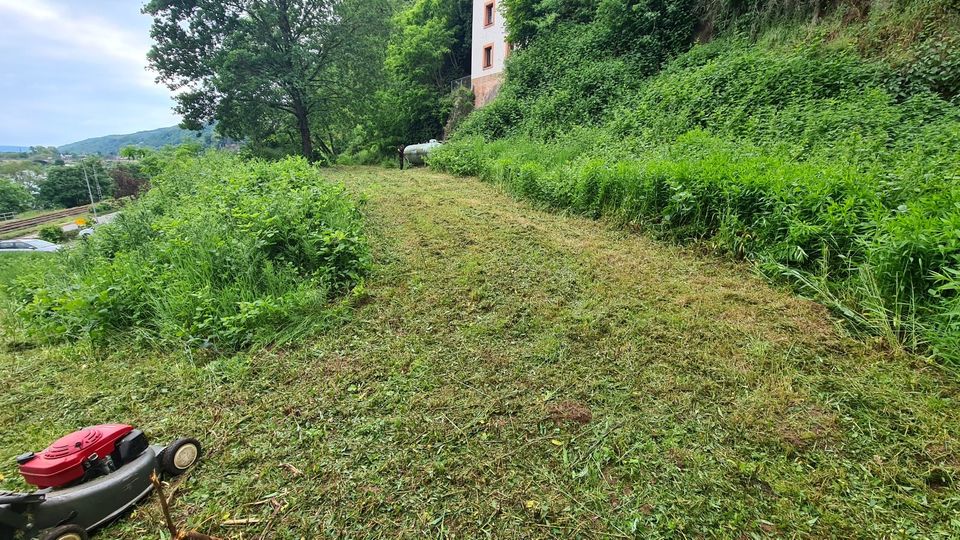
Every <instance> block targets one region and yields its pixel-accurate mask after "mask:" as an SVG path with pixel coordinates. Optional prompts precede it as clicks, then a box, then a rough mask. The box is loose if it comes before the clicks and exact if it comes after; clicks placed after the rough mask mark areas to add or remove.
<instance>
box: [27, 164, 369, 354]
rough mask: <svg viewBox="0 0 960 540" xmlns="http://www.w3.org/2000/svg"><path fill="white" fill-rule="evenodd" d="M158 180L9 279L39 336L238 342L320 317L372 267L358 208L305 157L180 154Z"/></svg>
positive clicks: (201, 344)
mask: <svg viewBox="0 0 960 540" xmlns="http://www.w3.org/2000/svg"><path fill="white" fill-rule="evenodd" d="M151 182H152V185H153V188H152V189H151V191H150V192H148V194H147V195H145V196H144V197H142V198H141V199H140V200H139V201H137V202H136V203H135V204H133V205H131V206H129V207H128V208H127V209H126V210H125V211H124V213H123V214H122V215H121V216H120V217H119V218H118V219H117V220H116V221H115V223H113V224H111V225H109V226H104V227H101V228H99V229H98V230H97V233H96V234H95V235H93V236H92V237H90V238H89V239H88V240H87V241H86V242H84V243H83V244H82V245H81V246H79V247H78V248H76V249H72V250H68V251H67V253H66V254H64V255H63V256H62V259H61V260H60V261H59V264H57V265H52V267H50V268H47V269H46V270H43V271H34V272H30V273H27V274H25V275H22V276H20V277H18V278H17V279H16V280H14V282H13V284H12V285H11V286H10V287H8V292H9V296H10V297H11V302H12V303H13V304H14V306H15V307H14V309H15V310H16V312H17V313H18V315H19V317H20V318H21V319H22V320H23V321H24V322H25V324H26V327H27V329H28V330H29V331H30V332H32V333H34V334H36V335H40V336H60V337H67V338H73V339H76V338H81V337H90V338H91V339H92V340H93V342H94V343H104V342H106V341H108V340H110V339H111V338H112V337H113V336H115V335H117V334H125V335H133V336H136V337H138V338H140V339H141V340H143V341H145V342H147V343H151V344H155V345H161V344H176V345H183V346H186V347H189V348H203V349H210V350H214V351H221V350H227V351H229V350H235V349H238V348H242V347H246V346H250V345H254V344H265V343H270V342H272V341H274V340H276V339H277V338H278V337H280V336H287V337H289V336H290V335H295V334H299V333H302V332H305V331H307V330H308V329H309V328H310V327H311V326H314V325H316V324H319V323H322V321H323V320H324V314H325V313H326V312H327V305H328V302H329V300H330V299H331V298H333V297H334V296H336V295H339V294H342V293H344V292H347V291H350V290H351V289H352V288H354V287H356V286H357V285H358V284H359V283H360V281H361V279H362V276H363V274H364V272H365V271H366V269H367V266H368V256H367V247H366V241H365V239H364V237H363V231H362V225H361V218H360V215H359V212H358V209H357V208H356V206H355V205H354V204H353V202H352V201H351V200H350V199H349V198H347V197H346V196H345V194H344V192H343V189H342V188H341V187H340V186H338V185H336V184H334V183H331V182H328V181H326V180H324V179H323V178H322V177H321V175H320V174H319V172H318V171H317V170H316V169H315V168H313V167H311V166H310V165H308V164H307V163H306V162H305V161H303V160H298V159H287V160H284V161H281V162H277V163H266V162H262V161H242V160H240V159H239V158H237V157H235V156H230V155H227V154H223V153H209V154H206V155H203V156H201V157H195V156H193V155H188V154H187V155H180V156H178V157H175V158H172V159H171V160H170V161H169V162H168V163H167V164H166V166H165V167H164V168H163V170H162V172H161V173H160V174H159V175H157V176H156V177H154V178H153V179H152V181H151Z"/></svg>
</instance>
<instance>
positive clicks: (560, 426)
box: [0, 169, 960, 539]
mask: <svg viewBox="0 0 960 540" xmlns="http://www.w3.org/2000/svg"><path fill="white" fill-rule="evenodd" d="M331 175H332V176H334V177H336V178H337V179H342V180H344V181H346V182H347V183H348V185H349V186H351V189H353V190H355V191H356V192H359V193H363V194H365V195H366V196H367V197H368V198H369V202H368V204H367V205H366V211H367V213H368V215H369V218H370V221H371V226H372V227H373V231H372V234H371V236H372V237H373V238H374V239H375V242H376V244H375V249H376V256H377V259H378V266H377V270H376V273H375V275H374V277H373V278H371V280H370V282H369V283H368V293H369V294H368V297H366V298H363V299H359V300H357V308H358V311H357V312H356V315H354V316H352V317H351V318H349V319H345V320H344V321H343V322H342V325H341V326H339V327H337V328H334V329H332V330H330V331H329V332H327V333H325V334H322V335H320V336H318V337H317V338H316V339H315V340H312V341H311V342H310V343H309V344H306V345H304V346H302V347H301V348H296V349H290V350H271V351H263V352H259V353H256V354H252V355H249V356H238V357H235V358H231V359H222V360H216V361H213V362H208V361H200V360H194V361H191V360H190V359H189V358H188V357H185V356H182V355H176V354H169V355H161V354H159V353H144V352H142V351H139V352H132V351H130V352H127V351H121V352H117V353H114V354H112V355H107V356H102V355H96V354H91V353H90V351H88V350H85V349H83V348H81V347H77V348H67V347H62V348H46V349H33V350H20V351H19V352H16V351H17V350H18V349H22V348H23V346H22V344H21V345H20V346H17V345H16V344H11V343H10V342H9V340H8V342H7V343H6V344H5V345H6V347H5V352H3V353H2V355H0V387H2V388H5V389H12V390H8V391H4V392H2V393H0V426H2V427H0V457H2V458H3V461H2V462H0V473H2V474H4V475H5V476H6V479H5V480H4V481H3V482H0V488H17V487H20V485H19V484H18V482H17V481H16V480H15V476H16V475H15V471H14V467H13V465H12V457H13V456H14V455H16V454H18V453H19V452H21V451H23V450H25V449H28V448H40V447H42V446H43V445H44V444H45V443H46V442H48V441H49V440H51V439H52V438H53V437H55V436H57V435H59V434H61V433H62V432H65V431H68V430H70V429H73V428H75V427H77V426H80V425H83V424H89V423H95V422H104V421H116V420H125V421H129V422H133V423H136V424H138V425H140V426H142V427H143V428H145V429H146V430H147V431H148V432H149V433H150V434H152V435H153V436H154V437H155V438H156V440H158V441H159V440H164V439H169V438H172V437H174V436H177V435H183V434H193V435H197V436H199V437H200V438H201V439H202V440H204V441H205V442H206V444H207V446H208V448H209V454H208V455H207V458H206V460H205V461H204V463H203V464H202V465H201V466H200V467H199V469H197V470H196V471H194V472H193V473H191V474H190V475H189V477H188V478H187V479H186V480H185V482H184V483H183V484H181V486H180V487H179V489H178V491H177V497H178V499H177V502H176V503H175V511H176V513H177V514H178V516H180V517H181V518H187V519H188V521H189V523H190V524H191V526H194V527H197V528H200V529H203V530H205V531H207V532H214V533H217V534H220V535H222V536H228V537H238V538H239V537H240V535H241V534H242V535H243V537H244V538H265V537H273V538H301V537H304V536H310V533H311V532H312V533H313V534H314V535H317V534H318V533H319V532H324V533H326V534H328V535H331V536H333V535H336V534H340V535H342V536H345V537H391V538H395V537H398V536H419V535H421V534H428V535H431V536H438V537H441V536H450V537H458V538H476V537H482V536H484V535H489V536H491V537H496V538H531V537H563V538H569V537H577V536H581V537H602V536H614V537H624V536H626V537H632V536H633V532H632V531H633V529H634V528H635V529H636V531H637V534H638V535H642V536H644V537H657V536H683V535H687V536H707V537H713V536H716V537H736V536H739V535H740V534H742V533H743V534H747V535H753V534H756V535H760V536H763V535H770V536H773V535H776V534H784V535H791V536H794V535H795V536H810V537H826V536H834V535H836V536H841V535H843V536H852V537H869V538H872V537H879V536H885V535H889V536H897V535H904V536H921V535H929V536H936V535H938V534H939V535H940V536H941V537H950V536H953V537H955V536H956V535H958V534H960V524H958V523H957V521H956V517H955V516H956V511H957V509H958V507H960V494H958V491H957V488H956V485H955V484H954V485H952V486H950V485H946V484H949V482H950V477H951V476H952V477H954V478H956V477H957V476H958V475H960V454H958V448H960V446H958V445H960V439H958V435H957V434H958V433H960V417H958V415H957V412H956V411H957V410H958V409H957V401H958V399H960V395H958V390H960V387H958V384H957V382H956V380H955V379H952V378H950V377H948V376H945V375H944V374H943V373H942V372H941V371H939V370H938V368H933V367H928V366H924V365H916V364H914V363H913V362H912V361H911V360H909V359H906V358H891V357H889V356H887V355H885V354H883V353H881V352H877V351H875V350H873V349H871V348H870V347H868V346H866V345H863V344H860V343H857V342H854V341H851V340H848V339H845V338H843V337H841V336H840V335H838V334H837V331H836V330H835V326H834V324H833V323H832V321H831V320H830V319H829V317H828V316H827V315H826V314H825V313H824V311H823V309H822V308H820V307H818V306H817V305H815V304H812V303H809V302H805V301H802V300H799V299H796V298H794V297H792V296H791V295H789V294H788V293H785V292H780V291H777V290H773V289H771V288H770V287H769V286H767V285H765V284H764V283H763V282H762V280H760V279H758V278H756V277H754V276H753V275H751V274H750V273H749V272H748V271H747V270H746V268H745V267H743V266H740V265H734V264H731V263H728V262H723V261H718V260H715V259H711V258H704V257H703V256H701V255H700V254H698V253H695V252H693V251H691V250H689V249H684V248H677V247H670V246H664V245H662V244H658V243H655V242H653V241H650V240H648V239H645V238H644V237H642V236H637V235H633V234H630V233H627V232H623V231H621V230H617V229H616V228H614V227H608V226H606V225H605V224H604V223H603V222H594V221H590V220H586V219H581V218H576V217H566V216H561V215H555V214H549V213H545V212H541V211H539V210H536V209H533V208H532V207H530V206H528V205H526V204H524V203H521V202H516V201H514V200H513V199H511V198H510V197H508V196H507V195H505V194H503V193H502V192H500V191H499V190H498V189H497V188H496V187H493V186H490V185H486V184H482V183H480V182H478V181H476V180H473V179H457V178H451V177H449V176H445V175H441V174H435V173H430V172H424V171H407V172H403V173H400V172H397V171H386V170H380V169H343V170H338V171H334V172H331ZM587 410H589V415H588V414H587ZM587 416H590V419H589V421H587ZM188 516H189V517H188ZM250 517H252V518H258V519H261V520H263V521H262V522H261V523H259V524H255V525H250V526H247V527H241V528H236V527H234V528H221V527H220V526H219V524H220V523H221V522H223V521H224V520H226V519H231V518H233V519H236V518H250ZM951 520H953V523H952V524H951ZM951 527H953V528H952V529H951ZM159 529H160V526H159V518H158V513H157V511H156V509H155V508H154V505H150V506H146V507H143V508H142V509H140V510H138V511H137V512H136V514H135V515H134V516H133V517H132V518H131V519H128V520H126V521H124V522H123V523H121V524H119V525H117V526H115V527H114V528H113V529H111V530H110V532H109V534H108V536H110V537H119V538H130V539H133V538H143V537H156V536H157V534H158V532H157V531H159ZM264 531H271V532H267V533H264ZM261 535H262V536H261Z"/></svg>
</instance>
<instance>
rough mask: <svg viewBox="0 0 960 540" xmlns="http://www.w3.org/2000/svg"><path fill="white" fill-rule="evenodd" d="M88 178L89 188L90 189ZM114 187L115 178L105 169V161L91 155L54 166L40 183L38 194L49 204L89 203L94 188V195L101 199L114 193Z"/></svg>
mask: <svg viewBox="0 0 960 540" xmlns="http://www.w3.org/2000/svg"><path fill="white" fill-rule="evenodd" d="M88 181H89V183H90V191H88V190H87V182H88ZM98 183H99V184H100V186H99V187H100V189H99V191H98V190H97V184H98ZM113 190H114V185H113V179H112V178H110V175H109V174H107V172H106V170H105V169H104V167H103V162H102V161H100V160H99V159H92V158H91V159H86V160H84V161H82V162H81V163H80V164H77V165H68V166H59V167H51V168H50V170H48V171H47V178H46V180H44V181H43V182H42V183H41V184H40V193H39V194H38V196H37V198H38V200H39V201H40V203H41V204H43V205H46V206H51V207H65V208H71V207H74V206H82V205H84V204H90V195H91V191H92V194H93V197H94V199H95V200H99V199H101V198H105V197H109V196H111V195H113ZM100 195H103V197H101V196H100Z"/></svg>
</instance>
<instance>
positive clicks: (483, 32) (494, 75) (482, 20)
mask: <svg viewBox="0 0 960 540" xmlns="http://www.w3.org/2000/svg"><path fill="white" fill-rule="evenodd" d="M500 2H501V0H473V47H472V50H473V52H472V59H471V69H470V85H471V87H472V88H473V94H474V96H475V97H476V102H475V104H476V106H477V107H478V108H479V107H483V106H484V105H486V104H487V103H490V102H491V101H493V98H495V97H497V93H498V92H499V91H500V83H501V81H502V80H503V69H504V63H505V62H506V59H507V55H509V54H510V46H509V44H508V43H507V27H506V25H505V24H504V20H503V12H502V9H503V8H502V7H501V5H500Z"/></svg>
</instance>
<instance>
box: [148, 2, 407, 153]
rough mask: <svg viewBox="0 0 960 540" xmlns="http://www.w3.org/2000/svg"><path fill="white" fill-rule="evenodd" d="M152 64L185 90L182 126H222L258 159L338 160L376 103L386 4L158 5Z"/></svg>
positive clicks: (152, 9)
mask: <svg viewBox="0 0 960 540" xmlns="http://www.w3.org/2000/svg"><path fill="white" fill-rule="evenodd" d="M144 11H145V12H146V13H148V14H149V15H151V16H152V17H153V29H152V32H151V35H152V37H153V38H154V40H155V44H154V46H153V48H152V49H151V51H150V53H149V59H150V63H151V65H152V66H153V67H154V68H155V69H156V70H157V71H158V72H159V73H160V77H161V80H162V81H163V82H164V83H166V84H167V86H169V87H170V88H171V89H172V90H178V91H179V93H178V94H177V95H176V100H177V102H178V105H177V111H178V112H180V113H181V114H183V116H184V127H188V128H191V129H199V128H201V127H202V126H204V125H207V124H210V123H212V122H213V121H214V120H217V121H218V124H217V130H218V131H219V132H221V133H224V134H227V135H229V136H231V137H233V138H235V139H238V140H241V139H248V140H249V141H250V142H251V145H252V148H253V149H254V150H256V151H258V152H260V153H269V152H271V151H276V150H280V151H281V152H290V153H293V152H296V153H299V154H301V155H302V156H304V157H305V158H307V159H310V160H313V159H316V158H317V157H318V156H317V155H316V154H315V150H314V148H315V147H317V148H319V150H320V153H322V154H323V155H324V156H326V157H331V156H333V155H335V154H336V153H337V143H338V139H337V136H338V134H337V131H338V130H340V129H341V128H343V126H344V125H349V124H346V123H347V122H350V121H351V120H352V119H353V114H355V113H356V112H357V111H358V110H361V109H362V108H363V107H364V105H365V104H367V103H368V102H369V99H368V95H369V92H368V91H366V90H368V89H369V88H371V87H372V86H373V83H372V81H373V78H374V77H375V76H376V75H377V73H378V69H379V66H380V65H381V58H382V52H381V51H382V46H381V45H380V43H381V42H382V39H383V36H385V34H386V27H385V25H384V21H385V20H386V19H387V16H388V14H389V3H388V2H387V1H386V0H269V1H253V0H243V1H239V2H235V3H224V2H220V1H214V0H201V1H197V0H153V1H151V2H149V3H148V4H147V5H146V7H144Z"/></svg>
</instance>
